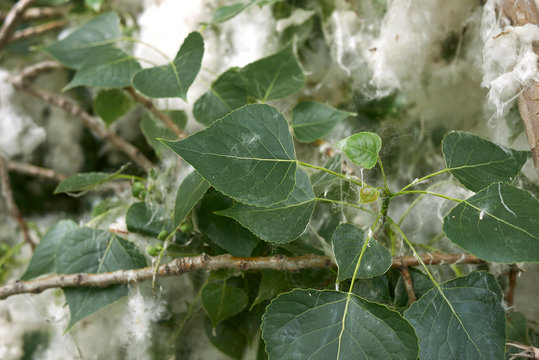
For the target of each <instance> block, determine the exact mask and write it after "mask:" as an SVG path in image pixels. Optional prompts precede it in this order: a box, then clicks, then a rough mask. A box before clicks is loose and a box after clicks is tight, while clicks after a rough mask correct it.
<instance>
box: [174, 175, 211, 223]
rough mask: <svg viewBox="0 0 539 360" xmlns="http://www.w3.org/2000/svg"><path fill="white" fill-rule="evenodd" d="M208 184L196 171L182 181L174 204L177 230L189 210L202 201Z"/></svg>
mask: <svg viewBox="0 0 539 360" xmlns="http://www.w3.org/2000/svg"><path fill="white" fill-rule="evenodd" d="M209 187H210V184H208V182H207V181H206V180H204V179H203V178H202V176H200V175H199V174H198V173H197V172H196V171H193V172H192V173H190V174H189V175H187V177H186V178H185V179H184V180H183V181H182V183H181V185H180V187H179V188H178V192H177V193H176V202H175V204H174V227H175V228H177V227H178V226H180V224H181V223H182V221H183V219H185V217H186V216H187V215H188V214H189V212H190V211H191V209H193V207H194V206H195V205H196V204H197V203H198V202H199V200H200V199H202V196H204V194H205V193H206V191H207V190H208V188H209Z"/></svg>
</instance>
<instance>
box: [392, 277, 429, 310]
mask: <svg viewBox="0 0 539 360" xmlns="http://www.w3.org/2000/svg"><path fill="white" fill-rule="evenodd" d="M409 271H410V277H411V279H412V285H413V288H414V294H415V296H416V298H418V299H419V298H420V297H422V296H423V295H424V294H425V293H426V292H427V291H429V290H430V289H432V287H433V286H434V284H433V283H432V281H431V280H430V279H429V277H428V276H427V275H425V274H423V273H422V272H421V271H420V270H418V269H415V268H409ZM393 272H394V274H395V277H394V278H396V279H397V281H396V283H394V292H395V301H394V303H393V305H394V306H398V307H405V306H407V305H408V293H407V292H406V289H405V288H404V282H403V281H402V275H401V274H400V273H399V272H398V271H397V270H393Z"/></svg>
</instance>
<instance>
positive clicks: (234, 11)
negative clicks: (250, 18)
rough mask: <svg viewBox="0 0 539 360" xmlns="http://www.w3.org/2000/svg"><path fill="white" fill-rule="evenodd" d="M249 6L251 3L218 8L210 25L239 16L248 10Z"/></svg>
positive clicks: (239, 3)
mask: <svg viewBox="0 0 539 360" xmlns="http://www.w3.org/2000/svg"><path fill="white" fill-rule="evenodd" d="M250 5H251V2H247V3H241V2H238V3H234V4H232V5H227V6H220V7H218V8H217V10H215V13H214V14H213V17H212V19H211V23H212V24H219V23H222V22H225V21H227V20H230V19H232V18H233V17H235V16H236V15H238V14H240V13H241V12H242V11H243V10H245V9H246V8H248V7H249V6H250Z"/></svg>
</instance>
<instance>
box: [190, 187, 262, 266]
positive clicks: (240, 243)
mask: <svg viewBox="0 0 539 360" xmlns="http://www.w3.org/2000/svg"><path fill="white" fill-rule="evenodd" d="M232 203H233V200H232V199H230V198H228V197H226V196H224V195H222V194H220V193H219V192H217V191H215V190H214V189H210V190H208V191H207V192H206V195H205V196H204V197H203V198H202V200H201V201H200V205H199V206H198V207H197V209H196V211H195V214H196V221H197V225H198V228H199V229H200V231H202V232H203V233H204V234H206V235H207V236H208V237H209V238H210V239H211V240H212V241H213V242H214V243H215V244H217V245H219V247H221V248H223V249H225V250H226V251H228V252H229V253H230V254H232V255H234V256H249V255H251V253H252V252H253V249H254V248H255V247H256V244H257V243H258V241H259V240H258V238H257V237H256V236H254V235H253V234H252V233H251V232H250V231H249V230H247V229H246V228H244V227H243V226H241V225H240V224H238V223H237V222H236V221H235V220H233V219H230V218H227V217H225V216H219V215H215V212H217V211H219V210H223V209H226V208H229V207H230V206H232Z"/></svg>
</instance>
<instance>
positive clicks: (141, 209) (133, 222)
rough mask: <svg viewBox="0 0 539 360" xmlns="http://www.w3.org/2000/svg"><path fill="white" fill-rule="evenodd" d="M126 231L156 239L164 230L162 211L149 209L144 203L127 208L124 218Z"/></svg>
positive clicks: (137, 203)
mask: <svg viewBox="0 0 539 360" xmlns="http://www.w3.org/2000/svg"><path fill="white" fill-rule="evenodd" d="M125 224H126V225H127V230H129V231H131V232H135V233H140V234H144V235H148V236H152V237H157V235H159V233H160V232H161V230H163V229H164V228H165V222H164V220H163V211H162V209H150V207H149V206H148V204H146V203H145V202H144V201H141V202H136V203H134V204H133V205H131V206H130V207H129V210H127V215H126V216H125Z"/></svg>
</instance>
